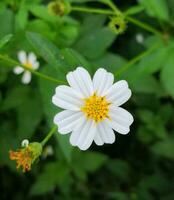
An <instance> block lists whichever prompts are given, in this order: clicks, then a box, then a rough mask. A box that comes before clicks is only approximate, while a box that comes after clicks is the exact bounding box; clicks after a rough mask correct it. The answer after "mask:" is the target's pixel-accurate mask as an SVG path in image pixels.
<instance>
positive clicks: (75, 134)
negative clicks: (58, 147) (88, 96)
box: [70, 116, 86, 146]
mask: <svg viewBox="0 0 174 200" xmlns="http://www.w3.org/2000/svg"><path fill="white" fill-rule="evenodd" d="M85 124H86V117H85V116H83V117H82V118H80V119H79V121H78V123H77V124H76V126H75V127H74V130H73V132H72V133H71V136H70V143H71V144H72V145H73V146H76V145H77V141H78V139H79V137H80V134H81V131H82V130H83V128H84V127H85Z"/></svg>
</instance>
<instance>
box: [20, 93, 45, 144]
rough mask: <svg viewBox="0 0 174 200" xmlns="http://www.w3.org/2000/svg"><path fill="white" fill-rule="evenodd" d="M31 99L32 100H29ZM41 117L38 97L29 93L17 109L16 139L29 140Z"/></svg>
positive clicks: (41, 110)
mask: <svg viewBox="0 0 174 200" xmlns="http://www.w3.org/2000/svg"><path fill="white" fill-rule="evenodd" d="M31 97H32V98H31ZM42 117H43V108H42V104H41V99H40V96H39V95H38V94H37V92H36V91H30V93H29V94H28V96H27V99H26V100H25V101H24V102H23V103H22V105H21V106H20V107H19V108H18V109H17V121H18V129H17V134H18V138H19V139H20V140H21V141H22V140H23V138H31V136H33V134H34V132H35V130H36V128H37V126H38V124H39V123H40V122H41V120H42Z"/></svg>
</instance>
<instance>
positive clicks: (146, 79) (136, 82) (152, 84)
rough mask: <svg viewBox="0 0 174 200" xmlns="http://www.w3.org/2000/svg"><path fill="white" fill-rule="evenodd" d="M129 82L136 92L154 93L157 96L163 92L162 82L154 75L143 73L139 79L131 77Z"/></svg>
mask: <svg viewBox="0 0 174 200" xmlns="http://www.w3.org/2000/svg"><path fill="white" fill-rule="evenodd" d="M129 84H130V87H131V88H132V90H133V91H134V92H143V93H152V94H156V95H157V96H160V95H161V94H163V90H162V87H161V84H160V83H159V82H158V81H157V80H156V79H155V78H154V77H153V76H152V75H142V76H140V77H138V78H137V79H133V80H132V79H130V81H129Z"/></svg>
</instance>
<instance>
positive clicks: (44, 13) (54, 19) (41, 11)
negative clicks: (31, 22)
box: [28, 5, 59, 25]
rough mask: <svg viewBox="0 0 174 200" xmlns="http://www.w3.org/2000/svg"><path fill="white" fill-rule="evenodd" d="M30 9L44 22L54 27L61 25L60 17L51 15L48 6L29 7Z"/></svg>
mask: <svg viewBox="0 0 174 200" xmlns="http://www.w3.org/2000/svg"><path fill="white" fill-rule="evenodd" d="M28 9H29V11H30V12H31V13H32V14H33V15H34V16H36V17H37V18H40V19H43V20H44V21H46V22H49V23H51V24H54V25H55V24H57V23H59V18H58V16H54V15H51V14H50V13H49V11H48V8H47V7H46V6H43V5H34V6H33V5H30V6H28Z"/></svg>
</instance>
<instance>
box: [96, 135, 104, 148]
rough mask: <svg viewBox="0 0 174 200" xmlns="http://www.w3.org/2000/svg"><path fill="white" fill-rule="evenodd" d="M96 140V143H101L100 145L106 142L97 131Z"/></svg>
mask: <svg viewBox="0 0 174 200" xmlns="http://www.w3.org/2000/svg"><path fill="white" fill-rule="evenodd" d="M94 142H95V143H96V145H99V146H101V145H103V144H104V142H103V140H102V138H101V136H100V134H99V133H98V132H96V134H95V137H94Z"/></svg>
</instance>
